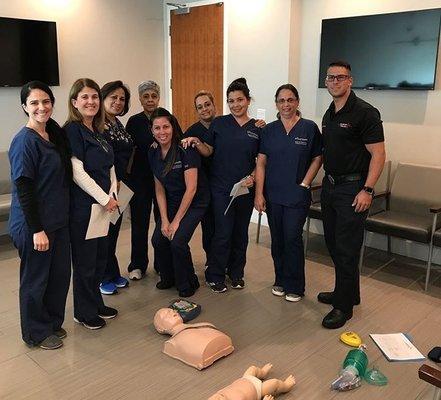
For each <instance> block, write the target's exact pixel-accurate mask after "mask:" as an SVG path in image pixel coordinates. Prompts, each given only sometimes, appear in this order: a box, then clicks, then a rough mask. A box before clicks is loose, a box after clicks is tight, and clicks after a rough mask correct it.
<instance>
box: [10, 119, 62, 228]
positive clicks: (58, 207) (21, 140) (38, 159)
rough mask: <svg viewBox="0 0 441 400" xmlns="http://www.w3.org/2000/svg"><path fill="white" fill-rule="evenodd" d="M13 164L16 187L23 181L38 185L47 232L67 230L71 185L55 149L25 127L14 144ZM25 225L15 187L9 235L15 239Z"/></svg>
mask: <svg viewBox="0 0 441 400" xmlns="http://www.w3.org/2000/svg"><path fill="white" fill-rule="evenodd" d="M9 162H10V164H11V181H12V182H13V183H14V182H15V181H16V180H17V179H18V178H20V177H26V178H30V179H32V180H33V181H34V184H35V193H36V199H37V201H38V212H39V216H40V221H41V223H42V226H43V230H44V231H45V232H53V231H55V230H57V229H60V228H62V227H64V226H66V225H67V224H68V222H69V183H68V182H67V180H66V176H65V169H64V166H63V163H62V161H61V158H60V155H59V153H58V152H57V150H56V147H55V145H54V144H53V143H51V142H49V141H47V140H45V139H44V138H42V137H41V136H40V135H39V134H38V133H37V132H35V131H34V130H33V129H30V128H27V127H24V128H22V129H21V130H20V132H18V133H17V135H15V137H14V139H13V140H12V143H11V146H10V148H9ZM25 225H26V221H25V217H24V214H23V211H22V210H21V207H20V203H19V200H18V194H17V187H16V185H15V184H13V186H12V201H11V211H10V215H9V232H10V233H11V235H14V234H16V233H18V232H19V231H20V230H21V229H22V227H23V226H25Z"/></svg>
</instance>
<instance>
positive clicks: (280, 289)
mask: <svg viewBox="0 0 441 400" xmlns="http://www.w3.org/2000/svg"><path fill="white" fill-rule="evenodd" d="M271 293H272V294H273V295H274V296H279V297H282V296H285V291H284V290H283V287H282V286H273V288H272V289H271Z"/></svg>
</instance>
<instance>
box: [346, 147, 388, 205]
mask: <svg viewBox="0 0 441 400" xmlns="http://www.w3.org/2000/svg"><path fill="white" fill-rule="evenodd" d="M365 146H366V149H367V151H368V152H369V153H370V154H371V161H370V163H369V172H368V176H367V178H366V182H365V184H364V185H365V186H368V187H372V188H373V187H374V186H375V184H376V183H377V180H378V178H379V177H380V175H381V172H382V171H383V167H384V162H385V160H386V150H385V148H384V142H379V143H371V144H365ZM371 203H372V196H371V195H370V194H369V193H367V192H365V191H364V190H361V191H360V192H359V193H358V194H357V196H355V199H354V202H353V203H352V205H353V206H355V212H363V211H366V210H367V209H368V208H369V207H370V206H371Z"/></svg>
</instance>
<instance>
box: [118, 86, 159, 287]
mask: <svg viewBox="0 0 441 400" xmlns="http://www.w3.org/2000/svg"><path fill="white" fill-rule="evenodd" d="M138 94H139V101H140V103H141V106H142V108H143V110H142V111H141V112H140V113H138V114H135V115H132V116H131V117H130V118H129V120H128V122H127V126H126V129H127V132H129V134H130V135H131V136H132V139H133V142H134V144H135V153H134V157H133V164H132V166H131V168H130V169H131V171H130V175H129V180H130V188H131V189H132V190H133V192H134V194H133V197H132V199H131V200H130V215H131V228H132V251H131V256H130V264H129V266H128V271H129V278H130V279H131V280H139V279H142V278H143V277H144V275H145V273H146V271H147V266H148V263H149V257H148V248H147V244H148V233H149V225H150V213H151V210H152V204H154V198H155V185H154V180H153V174H152V170H151V169H150V165H149V163H148V151H149V148H150V146H151V145H152V143H153V135H152V123H151V115H152V113H153V111H154V110H156V108H158V105H159V99H160V88H159V85H158V84H157V83H156V82H154V81H145V82H141V83H140V85H139V86H138ZM153 213H154V215H155V220H157V219H158V218H159V213H158V211H157V207H156V206H154V207H153ZM154 268H155V270H157V266H156V261H154Z"/></svg>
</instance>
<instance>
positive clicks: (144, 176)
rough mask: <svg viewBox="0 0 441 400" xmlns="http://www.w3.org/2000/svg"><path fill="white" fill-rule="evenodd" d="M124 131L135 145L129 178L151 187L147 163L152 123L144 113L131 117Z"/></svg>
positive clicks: (151, 182)
mask: <svg viewBox="0 0 441 400" xmlns="http://www.w3.org/2000/svg"><path fill="white" fill-rule="evenodd" d="M126 130H127V132H129V134H130V135H131V136H132V140H133V142H134V144H135V155H134V157H133V164H132V169H131V172H130V178H131V180H132V181H136V182H137V183H138V184H142V185H151V186H152V187H153V175H152V170H151V169H150V164H149V161H148V152H149V149H150V146H151V145H152V143H153V141H154V139H153V133H152V123H151V121H150V119H149V118H148V117H147V115H146V114H145V113H144V111H142V112H140V113H139V114H135V115H132V116H131V117H130V118H129V120H128V121H127V125H126Z"/></svg>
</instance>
